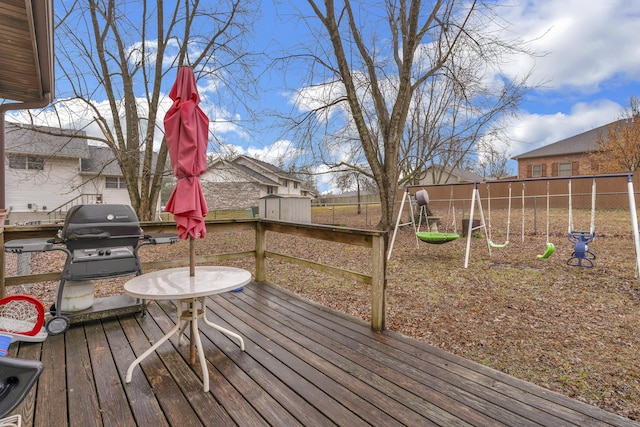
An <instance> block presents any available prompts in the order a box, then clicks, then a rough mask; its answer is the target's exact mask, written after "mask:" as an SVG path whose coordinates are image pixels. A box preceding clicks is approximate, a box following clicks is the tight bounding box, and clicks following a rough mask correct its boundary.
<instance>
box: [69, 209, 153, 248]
mask: <svg viewBox="0 0 640 427" xmlns="http://www.w3.org/2000/svg"><path fill="white" fill-rule="evenodd" d="M141 235H142V228H140V223H139V222H138V217H137V216H136V214H135V212H134V211H133V208H132V207H131V206H129V205H108V204H107V205H76V206H74V207H72V208H71V209H70V210H69V211H68V212H67V217H66V220H65V223H64V226H63V227H62V230H61V233H60V238H61V239H62V240H63V241H64V242H65V243H66V245H67V248H68V249H70V250H73V249H86V248H99V247H106V246H120V245H121V246H133V247H135V246H137V245H138V241H139V239H140V237H141Z"/></svg>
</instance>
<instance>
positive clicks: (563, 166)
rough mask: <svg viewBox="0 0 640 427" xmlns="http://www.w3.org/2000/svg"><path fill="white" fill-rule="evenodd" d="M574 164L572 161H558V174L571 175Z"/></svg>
mask: <svg viewBox="0 0 640 427" xmlns="http://www.w3.org/2000/svg"><path fill="white" fill-rule="evenodd" d="M571 175H572V164H571V162H561V163H558V176H571Z"/></svg>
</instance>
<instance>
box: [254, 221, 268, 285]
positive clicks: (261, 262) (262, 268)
mask: <svg viewBox="0 0 640 427" xmlns="http://www.w3.org/2000/svg"><path fill="white" fill-rule="evenodd" d="M266 248H267V239H266V232H265V230H264V226H263V225H262V223H261V222H260V221H258V222H256V281H257V282H265V281H266V280H267V267H266V262H265V250H266Z"/></svg>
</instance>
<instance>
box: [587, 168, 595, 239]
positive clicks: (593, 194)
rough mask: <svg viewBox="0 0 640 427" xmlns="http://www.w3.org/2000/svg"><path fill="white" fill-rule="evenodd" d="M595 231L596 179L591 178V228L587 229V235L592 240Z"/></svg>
mask: <svg viewBox="0 0 640 427" xmlns="http://www.w3.org/2000/svg"><path fill="white" fill-rule="evenodd" d="M595 231H596V179H595V178H593V183H592V184H591V227H590V228H589V234H591V237H592V238H593V237H594V235H595Z"/></svg>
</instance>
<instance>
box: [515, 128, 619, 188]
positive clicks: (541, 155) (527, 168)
mask: <svg viewBox="0 0 640 427" xmlns="http://www.w3.org/2000/svg"><path fill="white" fill-rule="evenodd" d="M624 121H626V119H622V120H619V121H618V122H624ZM618 122H613V123H609V124H606V125H604V126H600V127H597V128H594V129H591V130H588V131H586V132H583V133H580V134H578V135H574V136H571V137H569V138H566V139H563V140H561V141H558V142H554V143H553V144H549V145H545V146H544V147H540V148H537V149H535V150H532V151H528V152H526V153H522V154H520V155H517V156H515V157H513V160H516V161H517V162H518V178H543V177H556V176H579V175H591V174H595V173H597V172H598V171H597V165H596V164H595V163H594V161H593V159H592V158H591V154H592V153H594V152H595V151H596V150H597V148H598V140H599V139H600V138H606V135H607V134H608V132H609V131H608V129H609V126H611V125H615V124H618Z"/></svg>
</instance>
